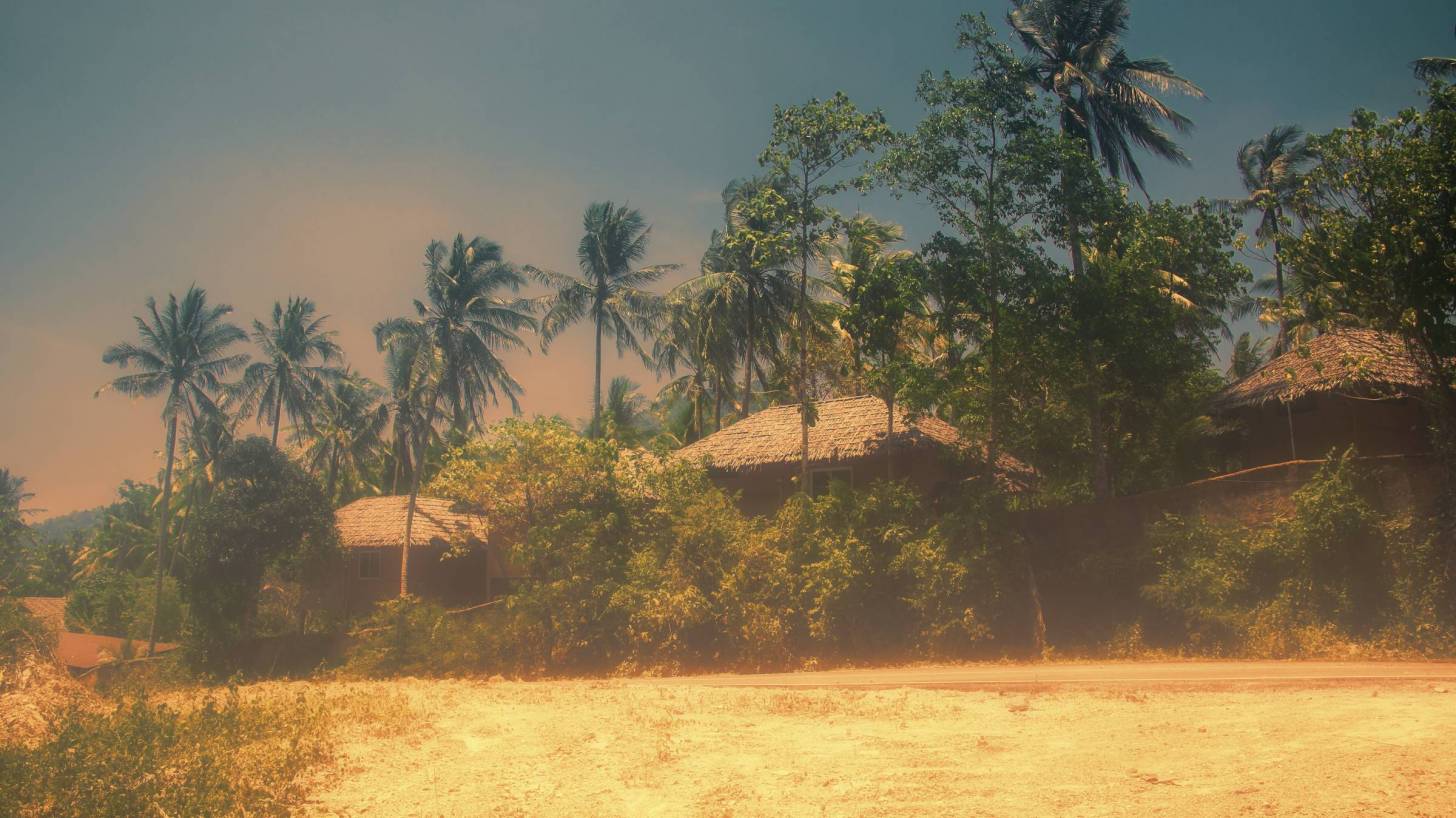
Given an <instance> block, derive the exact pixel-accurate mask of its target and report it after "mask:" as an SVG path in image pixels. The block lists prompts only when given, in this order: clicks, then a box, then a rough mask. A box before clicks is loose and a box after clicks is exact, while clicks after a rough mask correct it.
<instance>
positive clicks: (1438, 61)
mask: <svg viewBox="0 0 1456 818" xmlns="http://www.w3.org/2000/svg"><path fill="white" fill-rule="evenodd" d="M1411 71H1413V72H1414V73H1415V75H1416V79H1419V80H1424V81H1426V82H1430V81H1431V80H1434V79H1444V78H1446V77H1451V76H1456V57H1421V58H1420V59H1419V60H1416V61H1415V62H1413V63H1411Z"/></svg>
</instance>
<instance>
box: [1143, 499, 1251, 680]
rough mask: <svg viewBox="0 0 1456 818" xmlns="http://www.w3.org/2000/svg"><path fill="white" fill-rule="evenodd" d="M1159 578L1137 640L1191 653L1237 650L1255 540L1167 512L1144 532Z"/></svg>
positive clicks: (1148, 593)
mask: <svg viewBox="0 0 1456 818" xmlns="http://www.w3.org/2000/svg"><path fill="white" fill-rule="evenodd" d="M1148 542H1149V547H1150V548H1151V551H1152V557H1153V560H1154V562H1155V564H1156V566H1157V569H1156V570H1157V579H1156V580H1155V581H1154V582H1152V583H1151V584H1149V585H1146V586H1144V587H1143V589H1142V597H1143V599H1144V600H1145V601H1146V602H1147V603H1148V606H1149V607H1148V612H1147V614H1146V616H1145V619H1146V622H1145V624H1146V625H1147V627H1146V629H1145V631H1141V630H1140V639H1141V638H1150V639H1151V640H1152V641H1153V642H1154V643H1155V644H1160V645H1167V646H1175V645H1176V646H1186V647H1188V648H1190V649H1192V650H1194V651H1197V652H1202V651H1208V652H1213V653H1226V652H1232V651H1236V650H1237V649H1238V648H1239V644H1240V642H1241V640H1242V638H1243V632H1244V629H1245V628H1246V626H1247V623H1248V613H1249V605H1250V604H1251V603H1252V602H1253V601H1254V598H1253V595H1252V593H1251V589H1252V577H1253V575H1254V573H1255V563H1256V561H1257V559H1258V553H1257V551H1258V548H1259V546H1258V545H1257V544H1256V543H1257V541H1256V540H1255V539H1254V538H1251V536H1250V535H1249V533H1248V532H1246V531H1244V530H1242V529H1238V528H1233V527H1219V526H1216V525H1213V524H1210V523H1208V522H1206V521H1204V520H1203V519H1200V518H1194V519H1192V520H1185V519H1184V518H1182V517H1179V516H1177V515H1174V514H1168V515H1165V516H1164V517H1163V519H1161V520H1159V521H1158V522H1156V523H1154V524H1153V525H1152V527H1151V528H1150V530H1149V532H1148Z"/></svg>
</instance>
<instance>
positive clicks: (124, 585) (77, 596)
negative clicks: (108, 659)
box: [66, 568, 182, 642]
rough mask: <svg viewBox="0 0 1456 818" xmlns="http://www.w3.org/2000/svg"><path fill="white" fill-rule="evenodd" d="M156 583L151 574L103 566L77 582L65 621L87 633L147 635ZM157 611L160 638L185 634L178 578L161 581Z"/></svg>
mask: <svg viewBox="0 0 1456 818" xmlns="http://www.w3.org/2000/svg"><path fill="white" fill-rule="evenodd" d="M155 588H156V585H155V583H154V582H153V581H152V579H151V578H149V577H142V576H137V575H134V574H129V573H126V572H124V571H117V570H114V569H110V568H104V569H102V570H100V571H97V572H95V573H93V574H90V575H88V576H86V577H83V578H82V579H81V581H80V582H78V583H76V587H75V588H74V589H73V590H72V591H71V593H70V595H69V596H68V597H67V598H66V622H67V624H68V626H69V627H71V628H74V629H76V630H80V631H83V632H86V633H99V634H105V635H107V636H121V637H126V638H130V639H145V638H146V637H147V634H148V631H147V628H148V626H149V625H150V624H151V619H152V610H153V607H154V606H153V595H154V592H155ZM156 611H157V639H159V640H162V641H166V642H171V641H175V640H177V639H178V638H180V637H181V635H182V598H181V595H180V593H179V591H178V587H177V582H176V580H174V579H172V578H171V577H167V578H165V579H164V580H163V583H162V600H161V604H160V605H159V606H156Z"/></svg>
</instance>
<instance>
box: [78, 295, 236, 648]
mask: <svg viewBox="0 0 1456 818" xmlns="http://www.w3.org/2000/svg"><path fill="white" fill-rule="evenodd" d="M146 307H147V316H146V317H142V316H136V317H135V319H134V320H135V321H136V326H137V335H138V336H139V338H140V342H139V343H132V342H129V341H123V342H121V343H118V344H113V345H112V346H110V347H108V348H107V349H106V351H105V352H103V353H102V354H101V361H102V362H103V363H107V364H115V365H117V366H119V367H121V368H122V369H127V368H129V367H136V368H137V369H139V370H141V371H139V372H135V373H132V374H128V375H121V376H118V377H116V378H114V379H113V380H111V381H110V382H109V383H107V384H106V385H105V386H103V387H101V388H100V389H98V390H96V394H97V395H100V394H101V393H102V392H105V391H107V390H115V391H117V392H120V393H121V394H123V395H126V396H128V397H133V398H151V397H156V396H158V395H165V396H166V397H165V402H164V403H163V404H162V422H163V423H164V424H165V426H166V429H167V444H166V446H167V448H166V466H165V468H164V470H163V472H162V502H161V505H160V507H159V508H158V510H157V555H156V571H155V573H156V585H155V588H154V596H153V606H152V623H151V626H150V627H149V628H148V631H149V633H148V636H147V652H148V654H149V655H150V653H151V652H152V651H154V650H156V647H157V602H158V601H159V600H161V598H162V569H163V566H164V564H165V562H166V555H167V537H168V534H169V532H170V530H171V517H170V515H169V511H170V506H171V502H172V465H173V459H174V457H175V456H176V453H177V422H178V419H179V417H180V416H181V415H184V414H185V415H186V416H187V418H188V420H189V421H190V422H191V423H194V424H195V423H196V422H197V419H198V417H199V415H200V413H202V412H205V411H209V410H215V409H216V402H215V400H214V398H213V396H214V395H216V394H217V393H218V391H219V390H220V389H221V388H222V384H223V380H222V379H223V378H224V377H226V376H227V375H228V373H230V372H233V371H235V370H237V369H238V368H240V367H242V366H243V365H244V364H246V363H247V361H248V356H247V354H246V353H229V352H228V348H229V347H231V346H232V345H233V344H235V343H238V342H240V341H244V340H246V339H247V337H248V336H247V334H246V333H244V332H243V331H242V329H240V328H239V327H237V326H235V325H233V324H230V323H228V322H227V321H226V320H225V319H226V318H227V315H228V314H229V313H231V312H232V311H233V308H232V307H230V306H228V305H227V304H213V305H209V304H208V303H207V293H206V292H205V291H204V290H202V289H201V288H199V287H197V286H196V285H193V286H191V287H188V288H187V292H186V293H185V294H184V295H183V296H182V298H181V300H180V301H179V300H178V298H177V296H176V295H175V294H174V295H168V296H167V305H166V307H164V308H162V309H161V310H158V309H157V302H156V300H155V299H152V298H148V299H147V302H146Z"/></svg>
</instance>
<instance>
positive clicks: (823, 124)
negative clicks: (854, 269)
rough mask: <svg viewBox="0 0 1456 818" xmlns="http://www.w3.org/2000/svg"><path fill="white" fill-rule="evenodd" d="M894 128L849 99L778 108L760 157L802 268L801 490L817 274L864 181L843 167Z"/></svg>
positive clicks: (802, 486) (805, 486) (805, 475)
mask: <svg viewBox="0 0 1456 818" xmlns="http://www.w3.org/2000/svg"><path fill="white" fill-rule="evenodd" d="M888 136H889V128H888V127H887V126H886V125H885V117H884V114H882V113H880V112H879V111H874V112H872V113H868V114H866V113H862V112H860V110H859V109H858V108H856V107H855V106H854V103H852V102H850V101H849V97H847V96H845V95H844V94H843V93H842V92H836V93H835V94H834V96H832V97H830V98H829V99H827V100H824V101H822V102H821V101H820V100H818V99H810V100H809V101H808V102H806V103H804V104H803V105H791V106H789V107H787V108H783V107H780V106H777V105H775V106H774V113H773V128H772V131H771V133H770V136H769V143H768V147H766V148H764V150H763V152H762V153H760V154H759V157H758V162H759V164H760V165H762V166H764V167H766V168H768V169H769V172H770V174H771V176H772V178H773V180H774V184H775V185H776V186H778V187H781V188H782V190H783V191H784V198H785V200H786V206H785V207H784V216H785V218H784V223H783V232H784V234H785V238H786V239H787V243H788V247H789V250H790V253H791V254H792V256H794V257H796V258H797V260H798V268H799V270H798V272H799V282H798V283H799V293H798V297H799V298H798V300H799V303H798V308H797V311H796V312H797V314H796V317H795V323H796V324H797V326H796V335H797V345H798V348H799V349H798V352H799V371H798V383H797V385H796V386H797V392H798V398H799V490H800V491H808V490H809V427H810V426H812V425H813V424H814V420H815V410H814V404H813V403H812V401H811V399H810V394H809V334H810V331H811V324H812V322H813V314H812V310H811V308H810V304H809V287H810V284H809V282H810V268H811V267H812V266H813V263H814V261H815V260H816V259H820V258H823V255H824V251H825V250H826V248H827V247H828V244H829V242H830V241H831V240H832V239H833V237H834V235H835V233H836V232H837V231H836V221H837V214H836V213H835V211H834V210H833V209H832V208H831V207H830V206H829V205H828V204H827V202H826V200H827V199H828V198H829V197H831V196H833V195H835V194H837V193H841V192H843V191H845V190H847V189H849V188H850V187H851V186H853V185H854V184H855V183H856V181H859V180H853V179H850V178H846V177H845V175H844V174H843V173H842V168H843V166H844V165H845V164H846V163H848V162H849V161H850V160H851V159H853V158H854V157H855V156H857V155H859V154H860V153H862V152H864V151H868V150H873V149H874V148H875V147H876V146H878V145H879V144H881V143H882V142H884V141H885V139H886V138H887V137H888Z"/></svg>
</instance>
